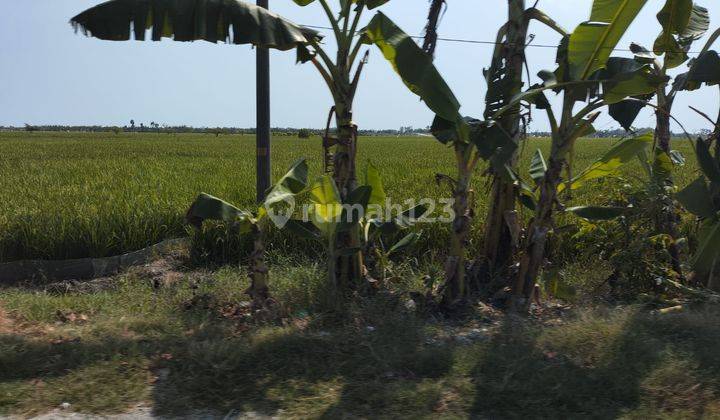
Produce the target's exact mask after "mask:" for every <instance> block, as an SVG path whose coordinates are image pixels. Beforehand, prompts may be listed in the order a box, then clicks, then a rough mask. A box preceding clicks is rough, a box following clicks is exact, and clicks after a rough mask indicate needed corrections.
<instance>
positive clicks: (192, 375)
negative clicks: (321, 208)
mask: <svg viewBox="0 0 720 420" xmlns="http://www.w3.org/2000/svg"><path fill="white" fill-rule="evenodd" d="M183 275H184V276H185V278H184V279H183V280H182V281H178V282H176V283H173V284H171V285H168V286H167V287H164V288H159V289H156V288H153V287H152V285H151V282H150V281H148V279H147V278H146V277H145V276H144V275H142V274H139V273H133V272H131V273H129V274H126V275H123V276H121V277H120V278H118V279H117V282H116V287H115V288H114V289H111V290H106V291H102V292H97V293H93V294H64V295H56V294H50V293H47V292H39V291H35V290H23V289H11V290H5V291H4V293H3V294H2V295H0V308H1V309H2V311H3V312H2V314H3V315H2V318H0V414H5V415H11V414H14V415H22V416H29V415H33V414H37V413H42V412H45V411H47V410H50V409H53V408H56V407H58V406H59V405H60V404H62V403H64V402H67V403H70V404H71V407H72V410H73V411H76V412H80V413H94V414H111V413H119V412H123V411H125V410H127V409H129V408H132V407H134V406H136V405H138V404H140V405H147V406H151V407H152V409H153V413H154V414H158V415H167V416H174V415H182V414H188V413H198V412H202V413H215V414H218V415H224V414H228V413H231V412H234V413H236V414H238V413H242V412H250V411H253V412H259V413H263V414H269V415H274V414H278V415H281V416H283V417H288V418H295V417H302V418H343V417H353V418H355V417H361V418H363V417H372V418H437V417H439V416H441V417H447V418H467V417H482V418H486V417H487V418H516V417H527V416H531V417H533V418H578V417H592V418H618V417H622V418H638V419H639V418H679V417H685V418H687V417H694V418H698V417H707V418H714V417H717V416H720V399H718V396H719V394H718V392H720V388H719V386H720V384H719V383H718V381H717V378H718V374H720V359H718V357H717V354H716V353H717V348H718V346H720V311H719V310H718V309H717V308H697V309H696V310H693V311H688V312H685V313H680V314H672V315H652V314H651V313H649V312H648V311H647V310H645V309H643V308H641V307H637V306H630V307H618V308H613V309H602V308H598V309H585V310H580V311H578V312H575V313H566V314H565V315H562V316H558V317H551V318H549V319H545V320H544V321H529V320H520V319H516V318H513V317H503V316H494V315H487V314H486V313H485V312H483V311H481V310H478V311H477V312H476V313H474V315H471V316H470V317H469V318H468V319H467V320H466V321H465V322H464V323H458V322H449V321H442V320H432V319H430V320H428V319H427V318H425V317H424V316H423V315H422V314H420V315H415V314H413V313H408V312H407V311H405V310H403V309H402V305H399V304H398V299H399V298H398V296H402V294H400V293H401V291H400V290H398V291H397V293H399V294H397V295H394V296H393V295H387V294H382V295H378V296H375V297H373V298H366V299H362V300H356V301H354V302H353V303H352V304H350V305H349V306H348V307H347V308H345V312H344V315H341V316H330V315H328V314H327V312H322V311H320V310H319V307H318V305H317V302H318V300H319V298H318V296H320V295H322V294H323V291H322V290H323V288H322V285H323V274H322V271H321V270H314V269H313V268H312V267H310V268H308V267H307V266H305V267H302V268H300V269H296V268H294V267H283V268H279V269H275V270H274V271H273V273H272V275H273V280H274V285H275V287H276V290H277V294H278V296H279V299H278V300H279V301H281V302H283V305H284V306H283V311H284V312H285V314H286V315H285V317H284V318H283V322H282V323H280V324H272V325H269V324H257V323H254V322H251V321H248V320H247V319H246V318H244V317H242V316H236V314H235V313H234V312H232V311H231V309H232V308H234V306H233V305H237V302H238V300H239V299H241V297H240V293H239V291H241V290H243V288H244V287H245V286H246V285H247V281H246V277H245V275H244V273H242V272H240V271H238V270H235V269H229V268H226V269H223V270H220V271H218V272H215V273H193V272H185V273H184V274H183ZM193 296H202V299H198V298H195V299H193ZM289 296H294V299H288V297H289ZM191 303H194V304H191ZM58 311H59V312H60V313H62V314H64V315H62V316H60V315H58ZM68 314H76V315H77V317H76V318H74V319H75V320H74V321H73V320H72V318H69V315H68ZM81 315H83V316H81ZM3 321H4V322H3ZM368 327H372V328H368ZM473 327H481V328H489V330H490V332H489V333H487V335H485V336H483V339H480V340H477V341H473V342H470V343H463V342H460V341H457V340H449V341H448V340H443V339H442V338H438V337H441V336H443V335H448V334H449V335H451V336H452V334H453V332H456V333H459V332H462V331H464V330H467V329H468V328H473Z"/></svg>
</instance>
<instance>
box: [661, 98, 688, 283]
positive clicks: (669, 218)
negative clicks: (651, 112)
mask: <svg viewBox="0 0 720 420" xmlns="http://www.w3.org/2000/svg"><path fill="white" fill-rule="evenodd" d="M672 105H673V101H672V99H670V98H667V97H666V96H665V95H664V93H663V94H659V95H658V110H657V111H656V113H655V115H656V126H655V141H656V147H657V148H658V149H659V150H661V151H662V152H664V153H665V154H667V155H668V156H669V155H670V152H671V150H672V149H671V144H670V140H671V135H672V134H671V131H670V115H671V114H670V113H671V112H672ZM663 181H664V182H665V183H666V185H663V187H664V186H672V185H673V179H672V176H671V175H670V176H668V178H667V179H665V180H663ZM661 194H663V195H665V194H664V193H662V192H661ZM665 201H666V202H665V203H663V208H662V210H661V211H660V214H659V215H658V217H657V220H656V228H657V230H658V231H659V232H662V233H664V234H666V235H668V236H670V237H671V238H672V241H671V243H670V246H669V247H668V253H669V254H670V259H671V264H672V268H673V270H674V271H675V272H676V273H677V274H678V276H679V277H680V279H681V280H684V276H683V269H682V265H681V264H680V249H679V247H678V246H677V243H676V241H677V239H678V236H679V235H678V229H677V216H676V215H675V202H674V200H673V199H672V197H668V198H667V199H666V200H665Z"/></svg>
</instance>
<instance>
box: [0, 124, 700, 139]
mask: <svg viewBox="0 0 720 420" xmlns="http://www.w3.org/2000/svg"><path fill="white" fill-rule="evenodd" d="M271 130H272V134H273V136H289V137H300V138H312V137H318V136H323V135H324V134H325V130H320V129H314V128H293V127H273V128H272V129H271ZM0 131H29V132H31V131H65V132H87V133H115V134H119V133H122V132H126V133H165V134H182V133H195V134H214V135H215V136H220V135H252V134H255V128H237V127H191V126H187V125H178V126H169V125H160V124H158V123H156V122H154V121H152V122H150V124H149V125H145V124H144V123H140V124H139V125H135V121H134V120H130V125H129V126H124V127H118V126H105V125H30V124H25V126H24V127H12V126H7V127H5V126H0ZM334 131H335V130H334V129H332V130H330V132H331V133H334ZM651 131H653V129H652V128H640V129H637V130H636V132H637V134H644V133H647V132H651ZM708 131H710V130H700V131H699V132H697V133H692V134H696V135H701V136H702V135H707V134H709V133H708ZM359 133H360V135H361V136H378V137H387V136H429V135H431V133H430V127H426V128H413V127H411V126H408V127H400V129H380V130H360V132H359ZM627 135H628V134H627V132H626V131H625V130H623V129H620V128H617V129H612V130H598V131H597V132H595V133H594V134H591V135H589V136H588V137H589V138H621V137H627ZM672 135H673V136H674V137H680V136H683V135H684V134H683V133H672ZM528 136H529V137H550V136H551V133H550V132H546V131H532V132H529V133H528Z"/></svg>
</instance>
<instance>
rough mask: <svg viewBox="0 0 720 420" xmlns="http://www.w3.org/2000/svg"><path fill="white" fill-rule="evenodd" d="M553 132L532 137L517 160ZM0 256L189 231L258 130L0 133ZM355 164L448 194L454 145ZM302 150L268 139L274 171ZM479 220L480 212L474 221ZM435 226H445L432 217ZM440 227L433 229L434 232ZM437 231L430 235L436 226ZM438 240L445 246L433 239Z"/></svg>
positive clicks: (612, 185)
mask: <svg viewBox="0 0 720 420" xmlns="http://www.w3.org/2000/svg"><path fill="white" fill-rule="evenodd" d="M616 141H617V140H608V139H587V140H581V141H580V142H579V143H578V145H577V146H576V150H575V155H576V157H575V162H574V168H575V170H578V171H579V170H581V169H582V168H584V167H585V166H587V165H588V164H590V163H591V162H592V161H593V160H595V159H596V158H597V157H599V156H600V155H601V154H602V153H603V152H604V151H605V150H607V149H608V148H610V147H611V145H612V144H613V143H614V142H616ZM548 146H549V141H547V140H544V139H532V140H529V141H528V142H527V143H526V145H525V146H524V150H523V160H522V163H521V168H527V167H528V165H529V160H530V158H531V156H532V153H534V151H535V149H537V148H541V149H543V150H547V148H548ZM676 148H677V149H678V150H680V151H682V152H683V154H684V155H685V156H686V157H687V158H688V163H687V165H686V166H685V167H683V168H681V169H680V170H679V171H678V175H677V183H678V184H679V185H685V184H686V183H688V182H690V181H691V180H692V179H694V173H695V171H696V169H695V163H694V158H693V156H692V151H691V150H690V148H689V144H688V143H687V142H686V141H677V144H676ZM0 150H1V152H0V262H7V261H15V260H21V259H34V258H38V259H66V258H81V257H100V256H108V255H115V254H119V253H123V252H127V251H132V250H136V249H140V248H143V247H145V246H148V245H151V244H153V243H156V242H159V241H160V240H163V239H165V238H171V237H179V236H184V235H187V232H188V230H187V227H186V226H185V225H184V222H183V216H184V213H185V211H186V210H187V207H188V205H189V204H190V203H191V202H192V200H193V199H194V197H195V196H196V195H197V194H198V193H199V192H207V193H210V194H213V195H216V196H219V197H222V198H224V199H226V200H228V201H230V202H232V203H234V204H236V205H240V206H242V207H249V206H251V205H252V204H253V202H254V197H255V176H254V173H255V172H254V167H255V155H254V153H255V151H254V137H253V136H232V135H221V136H219V137H216V136H214V135H205V134H177V135H175V134H154V133H153V134H149V133H121V134H113V133H59V132H53V133H44V132H37V133H27V132H12V133H0ZM359 153H360V156H359V159H358V162H359V164H360V172H362V171H363V168H364V166H365V165H366V162H368V161H369V162H372V163H373V164H374V165H375V166H377V167H378V169H379V170H380V173H381V175H382V176H383V179H384V183H385V187H386V190H387V193H388V196H389V197H391V198H392V199H393V201H394V202H402V201H404V200H407V199H412V198H414V199H421V198H425V197H429V198H441V197H448V196H449V195H450V194H449V193H448V192H447V189H446V187H444V186H443V187H440V186H438V185H437V184H436V183H435V181H434V176H435V174H436V173H445V174H449V175H453V174H454V172H455V170H454V163H453V154H452V153H451V151H450V150H448V149H447V148H446V146H443V145H442V144H440V143H438V142H437V141H435V140H434V139H432V138H429V137H368V138H362V139H361V141H360V151H359ZM299 157H306V158H308V160H309V163H310V168H311V177H314V176H318V175H320V174H321V170H322V169H321V166H322V148H321V142H320V140H319V138H317V137H315V138H312V139H304V140H302V139H298V138H295V137H275V138H274V139H273V148H272V158H273V174H274V176H279V175H281V174H282V173H283V172H284V170H285V169H286V168H287V167H288V166H289V165H290V164H291V163H292V162H293V161H294V160H296V159H297V158H299ZM485 169H486V168H485V167H481V168H480V169H479V171H478V173H477V176H476V178H475V179H476V181H475V191H476V197H477V203H476V214H477V215H478V218H481V217H483V215H484V213H485V210H486V196H487V191H488V188H489V186H488V185H487V178H485V177H483V176H482V175H483V172H484V171H485ZM642 178H643V173H642V171H641V170H640V169H639V166H637V165H631V166H628V167H626V168H625V169H624V170H623V176H622V179H617V178H616V179H609V180H602V181H597V182H594V183H591V184H589V185H587V186H585V187H584V189H583V190H581V191H579V192H577V193H576V194H575V196H574V197H573V198H572V203H573V204H589V203H593V204H603V203H607V202H608V201H610V200H612V198H613V196H614V194H616V191H617V188H619V187H621V186H622V185H625V184H628V183H630V184H638V183H640V182H641V181H642ZM481 224H482V223H476V225H477V226H480V225H481ZM432 229H436V230H437V232H438V235H441V233H442V232H443V231H444V230H443V227H442V226H435V227H433V228H432ZM481 235H482V232H479V231H478V228H476V229H475V232H474V237H475V239H477V238H478V237H480V236H481ZM439 238H441V236H437V235H436V236H435V237H434V239H435V240H436V242H439ZM431 239H433V238H431ZM438 246H441V245H440V244H438Z"/></svg>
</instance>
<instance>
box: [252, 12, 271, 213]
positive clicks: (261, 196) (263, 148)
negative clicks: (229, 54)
mask: <svg viewBox="0 0 720 420" xmlns="http://www.w3.org/2000/svg"><path fill="white" fill-rule="evenodd" d="M257 5H258V6H259V7H263V8H265V9H267V8H268V0H257ZM256 67H257V70H256V73H257V74H256V78H257V80H256V84H257V93H256V97H257V107H256V108H257V124H256V131H255V133H256V134H255V135H256V138H255V146H256V149H257V153H256V155H257V201H258V203H261V202H263V201H264V200H265V192H266V191H267V189H268V188H270V50H269V49H267V48H261V47H257V66H256Z"/></svg>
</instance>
